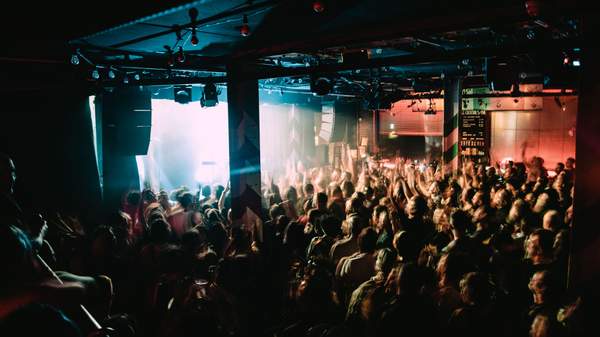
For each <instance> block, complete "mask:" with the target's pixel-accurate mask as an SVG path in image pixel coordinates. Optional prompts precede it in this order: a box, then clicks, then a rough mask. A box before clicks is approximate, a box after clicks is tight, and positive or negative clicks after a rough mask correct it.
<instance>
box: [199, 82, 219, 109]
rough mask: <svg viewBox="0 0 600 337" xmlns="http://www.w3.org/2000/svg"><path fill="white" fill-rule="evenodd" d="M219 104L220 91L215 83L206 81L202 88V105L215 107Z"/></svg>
mask: <svg viewBox="0 0 600 337" xmlns="http://www.w3.org/2000/svg"><path fill="white" fill-rule="evenodd" d="M217 104H219V91H218V90H217V86H216V85H215V84H214V83H206V85H204V89H202V97H201V98H200V105H201V106H202V107H213V106H215V105H217Z"/></svg>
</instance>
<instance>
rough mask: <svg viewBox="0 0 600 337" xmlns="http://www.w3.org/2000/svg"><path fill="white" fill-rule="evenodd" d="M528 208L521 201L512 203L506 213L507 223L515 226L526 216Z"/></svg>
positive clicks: (517, 200)
mask: <svg viewBox="0 0 600 337" xmlns="http://www.w3.org/2000/svg"><path fill="white" fill-rule="evenodd" d="M528 207H529V206H528V205H527V203H526V202H525V201H524V200H523V199H516V200H515V201H513V203H512V206H511V207H510V210H509V211H508V219H507V220H508V223H510V224H516V223H517V222H519V221H521V220H522V219H523V218H524V217H525V215H526V214H527V211H528V210H529V208H528Z"/></svg>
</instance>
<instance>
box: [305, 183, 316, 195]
mask: <svg viewBox="0 0 600 337" xmlns="http://www.w3.org/2000/svg"><path fill="white" fill-rule="evenodd" d="M304 192H306V193H314V192H315V187H314V186H313V184H311V183H308V184H305V185H304Z"/></svg>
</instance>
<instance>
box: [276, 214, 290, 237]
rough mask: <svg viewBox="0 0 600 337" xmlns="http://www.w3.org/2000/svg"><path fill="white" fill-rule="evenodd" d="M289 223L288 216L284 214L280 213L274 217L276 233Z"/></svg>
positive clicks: (281, 231)
mask: <svg viewBox="0 0 600 337" xmlns="http://www.w3.org/2000/svg"><path fill="white" fill-rule="evenodd" d="M289 223H290V218H288V217H287V216H286V215H280V216H278V217H277V218H276V219H275V230H276V231H277V233H283V232H284V231H285V228H286V227H287V225H288V224H289Z"/></svg>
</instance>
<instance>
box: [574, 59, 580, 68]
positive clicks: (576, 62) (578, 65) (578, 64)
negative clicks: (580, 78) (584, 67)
mask: <svg viewBox="0 0 600 337" xmlns="http://www.w3.org/2000/svg"><path fill="white" fill-rule="evenodd" d="M580 66H581V61H579V60H573V67H580Z"/></svg>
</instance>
